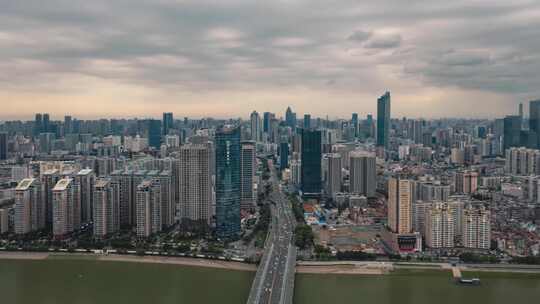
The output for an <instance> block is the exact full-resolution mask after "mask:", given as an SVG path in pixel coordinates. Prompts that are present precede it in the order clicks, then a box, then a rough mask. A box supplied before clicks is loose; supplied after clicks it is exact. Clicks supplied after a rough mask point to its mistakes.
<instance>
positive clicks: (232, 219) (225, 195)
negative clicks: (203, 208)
mask: <svg viewBox="0 0 540 304" xmlns="http://www.w3.org/2000/svg"><path fill="white" fill-rule="evenodd" d="M265 116H266V113H265ZM215 145H216V157H215V160H216V233H217V236H218V237H219V238H223V239H236V238H238V236H239V234H240V183H241V177H240V175H241V173H240V150H241V147H240V128H238V127H233V126H223V127H220V128H219V129H218V130H217V131H216V136H215Z"/></svg>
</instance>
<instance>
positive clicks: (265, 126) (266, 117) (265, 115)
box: [263, 112, 275, 133]
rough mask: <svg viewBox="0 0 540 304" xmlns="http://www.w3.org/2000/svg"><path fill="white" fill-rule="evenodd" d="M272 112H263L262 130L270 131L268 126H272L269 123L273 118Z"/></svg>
mask: <svg viewBox="0 0 540 304" xmlns="http://www.w3.org/2000/svg"><path fill="white" fill-rule="evenodd" d="M274 116H275V115H274V113H270V112H264V113H263V132H265V133H270V128H272V126H271V123H272V119H274Z"/></svg>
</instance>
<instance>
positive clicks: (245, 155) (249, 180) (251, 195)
mask: <svg viewBox="0 0 540 304" xmlns="http://www.w3.org/2000/svg"><path fill="white" fill-rule="evenodd" d="M241 146H242V149H241V151H240V172H241V173H240V179H241V183H240V199H241V202H240V208H241V209H243V210H255V203H256V195H257V193H255V191H254V184H255V171H256V169H257V168H256V166H257V162H256V158H255V154H256V153H255V143H254V142H251V141H244V142H242V143H241Z"/></svg>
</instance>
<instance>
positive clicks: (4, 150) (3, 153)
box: [0, 132, 8, 160]
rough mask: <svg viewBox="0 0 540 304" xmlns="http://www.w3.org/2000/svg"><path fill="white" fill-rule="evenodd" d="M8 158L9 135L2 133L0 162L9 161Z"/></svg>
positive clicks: (0, 133) (0, 134)
mask: <svg viewBox="0 0 540 304" xmlns="http://www.w3.org/2000/svg"><path fill="white" fill-rule="evenodd" d="M7 156H8V134H7V133H6V132H0V160H5V159H7Z"/></svg>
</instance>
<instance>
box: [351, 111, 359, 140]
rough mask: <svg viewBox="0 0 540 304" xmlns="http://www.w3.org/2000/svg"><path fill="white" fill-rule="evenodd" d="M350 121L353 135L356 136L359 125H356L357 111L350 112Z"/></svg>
mask: <svg viewBox="0 0 540 304" xmlns="http://www.w3.org/2000/svg"><path fill="white" fill-rule="evenodd" d="M351 123H352V125H353V128H354V136H355V137H358V135H359V134H358V133H359V125H358V113H352V117H351Z"/></svg>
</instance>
